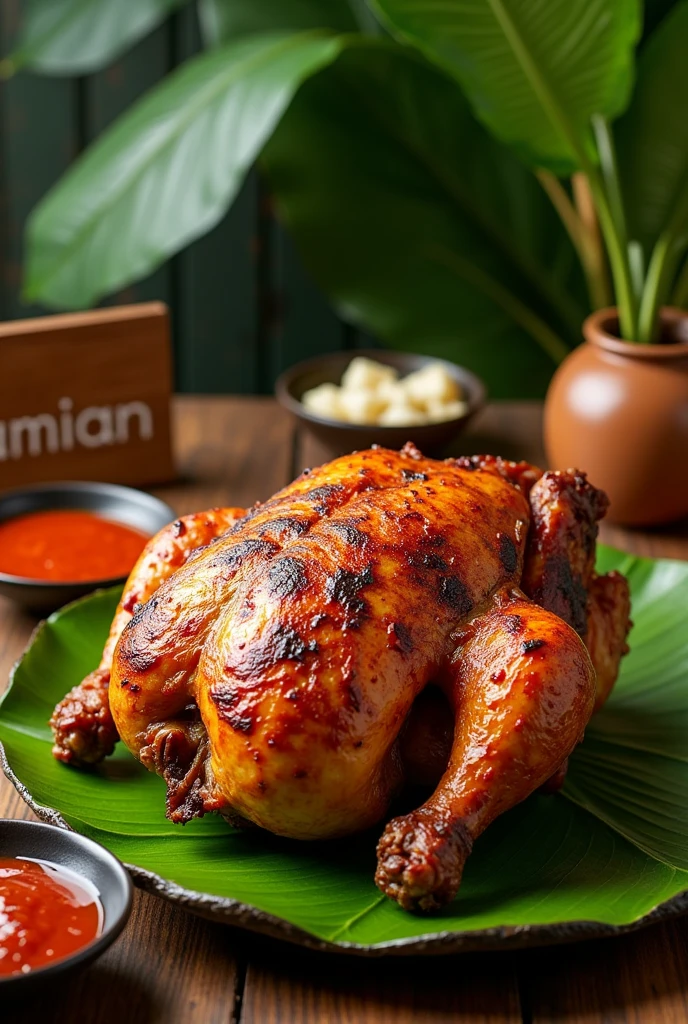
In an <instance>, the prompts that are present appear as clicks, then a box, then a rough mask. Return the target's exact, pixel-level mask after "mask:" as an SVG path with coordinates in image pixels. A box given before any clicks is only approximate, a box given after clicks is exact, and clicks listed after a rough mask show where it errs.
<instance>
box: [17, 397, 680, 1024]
mask: <svg viewBox="0 0 688 1024" xmlns="http://www.w3.org/2000/svg"><path fill="white" fill-rule="evenodd" d="M175 418H176V436H177V451H178V453H179V457H180V458H179V466H180V470H181V474H182V479H181V480H180V482H179V483H177V484H175V485H174V486H171V487H166V488H161V489H159V491H158V493H159V494H160V495H161V496H162V497H164V498H165V499H166V500H168V501H170V502H171V504H172V505H173V506H174V507H175V508H176V510H177V511H178V512H179V513H184V512H189V511H193V510H196V509H200V508H204V507H208V506H211V505H220V504H231V505H250V504H252V503H253V502H254V501H256V500H258V499H263V498H266V497H267V496H268V495H269V494H271V493H272V492H273V491H275V490H276V489H277V488H278V487H281V486H282V485H283V484H285V483H286V482H287V481H288V480H289V479H291V478H292V477H293V476H294V475H295V474H296V473H297V472H299V471H300V470H301V469H302V468H303V467H304V466H306V465H316V464H317V463H318V462H322V461H323V460H324V458H325V456H324V453H323V452H322V451H320V450H318V449H317V448H316V446H315V444H314V443H313V442H311V441H310V440H309V439H307V438H305V437H300V436H298V435H297V433H296V432H295V430H294V426H293V423H292V421H291V420H290V419H289V417H288V416H287V415H286V414H285V413H284V412H282V410H281V409H279V408H278V407H277V406H276V405H275V403H274V402H273V401H272V400H271V399H258V398H256V399H253V398H249V399H243V398H241V399H240V398H202V399H195V398H180V399H178V400H177V401H176V408H175ZM539 438H540V407H539V405H538V404H537V403H518V404H515V403H510V404H501V405H495V406H491V407H490V408H488V409H487V410H486V411H485V412H484V414H483V415H482V417H481V418H480V420H479V421H477V422H476V424H475V425H474V426H473V427H472V429H471V431H470V433H468V434H466V435H465V436H464V437H462V438H461V439H460V442H459V445H458V447H460V450H461V452H462V453H471V454H472V453H473V452H477V451H480V452H484V451H485V452H486V451H491V452H499V453H501V454H503V455H505V456H511V457H516V458H525V459H529V460H530V461H533V462H536V463H541V464H542V462H543V455H542V451H541V447H540V441H539ZM458 453H459V452H458V450H457V454H458ZM603 536H604V540H605V541H607V542H608V543H612V544H615V545H616V546H618V547H621V548H625V549H627V550H629V551H633V552H638V553H641V554H647V555H666V556H670V557H677V558H688V524H683V526H680V527H679V528H666V529H662V530H657V531H654V532H643V533H639V532H631V531H626V530H622V529H619V528H613V527H607V528H605V530H604V531H603ZM34 625H35V620H33V619H32V618H30V617H29V616H27V615H25V614H22V613H20V612H18V611H17V610H16V609H15V608H14V607H13V606H12V605H10V604H9V603H7V602H3V601H2V599H0V678H2V679H6V678H7V674H8V672H9V669H10V667H11V665H12V663H13V662H14V661H15V659H16V658H17V657H18V655H19V654H20V652H21V651H22V649H23V647H24V645H25V644H26V642H27V640H28V638H29V635H30V633H31V630H32V629H33V627H34ZM0 816H2V817H21V818H31V817H32V813H31V811H30V810H29V809H28V807H26V806H25V805H24V804H23V803H22V801H21V800H20V798H19V796H18V795H17V794H16V793H15V791H14V789H13V788H12V786H11V785H10V784H9V783H8V782H6V781H5V780H4V779H2V780H1V781H0ZM39 1014H40V1019H41V1021H42V1022H46V1024H47V1022H52V1021H55V1022H58V1021H59V1022H65V1024H73V1022H78V1024H106V1022H108V1024H109V1022H117V1024H121V1022H123V1021H125V1022H126V1024H157V1022H161V1024H162V1022H164V1024H273V1022H279V1024H359V1022H360V1024H372V1022H375V1024H392V1022H393V1024H411V1022H413V1024H430V1022H433V1024H439V1022H445V1021H446V1022H461V1024H478V1022H480V1024H522V1022H528V1024H550V1022H554V1021H567V1022H580V1024H583V1022H585V1024H595V1022H604V1024H617V1022H619V1024H620V1022H629V1024H630V1022H634V1024H659V1022H662V1024H686V1022H687V1021H688V920H687V919H685V918H684V919H682V920H677V921H674V922H671V923H668V924H661V925H656V926H654V927H652V928H648V929H646V930H644V931H642V932H639V933H636V934H634V935H629V936H625V937H622V938H616V939H607V940H604V941H598V942H587V943H580V944H578V945H569V946H562V947H556V948H550V949H543V950H534V951H524V952H518V953H509V954H507V953H493V954H482V955H464V956H460V957H448V958H436V959H433V960H429V959H425V960H420V959H411V960H405V959H402V960H398V959H397V960H394V959H391V960H386V961H379V960H377V961H367V960H363V959H354V958H351V957H343V956H342V957H338V956H332V955H325V954H314V953H310V952H308V951H305V950H300V949H297V948H292V947H290V946H288V945H286V944H282V943H278V942H274V941H269V940H266V939H263V938H261V937H259V936H254V935H250V934H247V933H243V932H239V931H237V930H235V929H232V928H227V927H224V926H222V925H216V924H212V923H209V922H207V921H203V920H200V919H199V918H196V917H193V916H191V915H190V914H187V913H185V912H184V911H182V910H180V909H177V908H176V907H173V906H171V905H170V904H168V903H165V902H163V901H162V900H159V899H157V898H155V897H153V896H148V895H146V894H144V893H140V892H137V894H136V898H135V902H134V913H133V915H132V917H131V920H130V922H129V924H128V926H127V928H126V930H125V932H124V934H123V936H122V937H121V938H120V939H119V941H118V942H117V943H116V944H115V945H114V946H113V947H112V948H111V949H110V950H109V952H108V953H107V954H106V955H105V956H104V957H102V959H101V960H100V961H98V962H97V963H96V964H95V965H93V966H92V967H91V968H90V969H89V970H88V971H86V972H85V973H84V974H82V975H81V976H80V977H78V978H76V979H75V980H74V981H73V982H71V983H68V984H67V985H66V986H65V987H64V988H61V989H60V991H59V994H58V993H57V992H56V993H54V997H53V996H52V995H51V996H50V997H48V996H46V997H44V998H43V999H42V1000H39V1002H37V1003H36V1004H35V1005H32V1006H31V1007H27V1006H22V1005H19V1006H17V1005H15V1006H13V1007H9V1006H7V1004H5V1005H4V1006H2V1005H0V1021H3V1022H6V1024H11V1022H14V1021H17V1022H22V1024H23V1022H24V1021H27V1022H28V1021H31V1022H33V1021H34V1020H38V1019H39V1016H38V1015H39Z"/></svg>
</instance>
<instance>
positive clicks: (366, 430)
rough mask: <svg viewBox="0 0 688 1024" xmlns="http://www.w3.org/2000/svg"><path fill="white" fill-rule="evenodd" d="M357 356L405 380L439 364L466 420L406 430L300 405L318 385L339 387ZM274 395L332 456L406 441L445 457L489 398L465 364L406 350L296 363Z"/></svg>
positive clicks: (334, 354)
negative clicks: (456, 389)
mask: <svg viewBox="0 0 688 1024" xmlns="http://www.w3.org/2000/svg"><path fill="white" fill-rule="evenodd" d="M356 356H366V357H367V358H368V359H374V360H375V361H376V362H378V363H383V364H384V365H385V366H393V367H394V369H395V370H398V371H399V374H400V376H402V377H405V376H406V375H407V374H409V373H412V372H413V371H414V370H420V369H421V368H422V367H423V366H426V365H427V364H428V363H441V364H442V365H443V366H445V367H446V369H447V370H448V371H449V373H450V374H451V375H452V377H454V379H455V380H456V381H457V382H458V384H459V386H460V387H461V390H462V392H463V395H464V399H465V401H466V403H467V405H468V409H467V410H466V412H465V413H464V414H463V415H462V416H459V417H457V418H456V419H453V420H444V421H443V422H442V423H425V424H422V425H421V426H408V427H379V426H375V425H373V424H359V423H343V422H341V420H331V419H324V418H323V417H321V416H315V415H314V414H313V413H312V412H309V411H308V410H307V409H305V408H304V406H303V405H302V404H301V396H302V395H303V393H304V392H305V391H308V390H309V389H310V388H314V387H317V386H318V384H339V382H340V381H341V379H342V374H343V373H344V370H345V369H346V368H347V366H348V365H349V363H350V362H351V360H352V359H354V358H355V357H356ZM275 392H276V394H277V398H278V399H279V401H280V403H281V404H282V405H283V406H284V407H285V408H286V409H289V410H290V412H293V413H294V415H295V416H296V417H297V418H298V419H299V421H300V422H301V423H303V425H304V427H305V428H306V429H307V430H309V431H310V432H311V433H312V434H314V435H315V437H317V438H318V440H319V441H322V442H323V443H324V444H325V445H326V446H327V447H328V449H329V450H330V451H331V452H332V454H333V455H343V454H344V453H346V452H351V451H357V450H358V451H360V450H361V449H363V448H370V446H371V445H372V444H381V445H383V446H384V447H385V448H401V446H402V445H404V444H405V443H406V442H407V441H413V442H414V444H416V445H417V446H418V448H420V450H421V451H422V452H423V454H424V455H441V454H442V453H443V452H444V451H445V449H446V448H447V446H448V445H449V444H450V443H451V442H452V441H453V440H454V438H455V437H457V436H458V434H460V433H461V431H462V430H463V429H464V427H465V426H466V424H467V423H468V422H469V421H470V420H471V419H472V418H473V417H474V416H475V414H476V413H477V412H478V411H479V410H480V409H482V407H483V405H484V404H485V397H486V392H485V385H484V384H483V382H482V381H481V380H480V378H479V377H476V375H475V374H474V373H471V371H470V370H467V369H465V368H464V367H463V366H457V365H456V364H455V363H450V362H448V361H447V360H446V359H435V358H433V357H432V356H421V355H412V354H411V353H407V352H389V351H386V350H385V349H363V350H361V349H358V350H356V351H350V352H331V353H328V354H327V355H322V356H316V357H315V359H308V360H306V361H305V362H302V363H297V364H296V366H292V367H291V368H290V369H289V370H286V371H285V372H284V373H283V374H282V375H281V377H279V378H278V380H277V383H276V385H275Z"/></svg>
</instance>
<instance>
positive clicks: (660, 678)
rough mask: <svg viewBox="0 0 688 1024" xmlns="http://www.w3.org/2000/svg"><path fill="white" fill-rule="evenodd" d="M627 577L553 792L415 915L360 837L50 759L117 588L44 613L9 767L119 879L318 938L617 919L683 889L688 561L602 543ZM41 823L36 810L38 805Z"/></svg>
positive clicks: (9, 698)
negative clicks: (626, 608)
mask: <svg viewBox="0 0 688 1024" xmlns="http://www.w3.org/2000/svg"><path fill="white" fill-rule="evenodd" d="M598 568H599V569H600V571H602V572H607V571H609V570H610V569H613V568H616V569H619V570H620V571H622V572H624V573H625V574H626V575H627V576H628V579H629V581H630V584H631V592H632V599H633V619H634V622H635V625H634V628H633V631H632V634H631V653H630V654H629V655H628V657H627V658H625V659H624V662H623V667H622V671H621V676H620V679H619V681H618V683H617V685H616V688H615V689H614V692H613V694H612V697H611V698H610V700H609V702H608V704H607V705H606V706H605V707H604V709H603V710H602V711H601V712H600V713H599V714H598V715H596V716H595V717H594V718H593V720H592V721H591V723H590V725H589V727H588V729H587V730H586V734H585V739H584V741H583V743H582V744H581V745H580V746H579V747H578V748H577V750H576V751H575V753H574V755H573V757H572V758H571V763H570V768H569V775H568V778H567V782H566V785H565V788H564V790H563V794H559V795H557V796H554V797H544V796H540V795H535V796H533V797H531V798H530V799H529V800H527V801H526V802H525V803H523V804H521V805H520V806H519V807H516V808H515V809H514V810H512V811H510V812H509V813H508V814H506V815H504V816H503V817H502V818H500V819H498V820H497V821H496V822H495V823H494V824H493V825H492V826H491V827H490V828H489V829H488V830H487V832H486V833H485V835H484V836H482V837H481V838H480V839H479V840H478V842H477V843H476V846H475V850H474V852H473V854H472V856H471V857H470V859H469V861H468V865H467V868H466V872H465V877H464V882H463V885H462V887H461V890H460V893H459V896H458V898H457V899H456V900H455V901H454V903H453V904H452V905H451V906H449V907H447V908H446V909H445V910H444V911H443V912H442V913H441V914H440V915H439V916H437V917H433V918H418V917H415V916H413V915H410V914H407V913H405V912H404V911H402V910H401V909H400V908H399V907H398V906H396V904H393V903H391V902H390V901H389V900H387V899H386V898H385V897H384V896H381V895H380V893H379V892H378V890H377V889H376V888H375V886H374V884H373V871H374V862H375V843H376V834H375V831H373V832H371V833H369V834H366V835H362V836H358V837H353V838H352V839H349V840H346V841H345V842H342V841H339V842H337V843H303V842H301V843H300V842H296V841H289V840H284V839H279V838H277V837H275V836H271V835H269V834H268V833H265V832H262V831H260V830H257V829H256V830H248V831H247V830H243V831H234V830H232V829H230V828H229V826H228V825H226V824H225V823H224V822H223V821H222V820H221V819H220V818H218V817H215V816H212V815H210V816H208V817H206V818H204V819H202V820H200V821H194V822H191V823H190V824H189V825H186V826H184V827H183V828H182V827H181V826H179V825H172V824H171V823H170V822H169V821H167V820H166V818H165V816H164V785H163V783H162V781H161V780H160V779H159V778H158V777H157V776H155V775H152V774H151V773H149V772H147V771H146V770H145V768H143V767H142V766H141V765H140V764H139V763H138V762H137V761H136V760H135V759H134V758H133V757H132V756H131V755H130V754H129V753H128V752H127V751H126V750H125V749H124V748H123V747H122V746H121V745H120V746H119V748H118V750H117V752H116V754H115V755H114V756H113V757H112V758H109V759H108V760H107V761H106V762H105V763H104V764H103V765H101V766H99V767H98V768H96V769H94V770H93V771H88V772H83V771H76V770H73V769H70V768H67V767H65V766H64V765H62V764H60V763H58V762H57V761H55V760H54V759H53V758H52V757H51V754H50V747H51V734H50V729H49V727H48V719H49V717H50V713H51V710H52V707H53V705H54V704H55V702H56V701H57V700H59V699H60V698H61V697H62V696H63V694H64V693H65V692H66V691H67V690H68V689H69V688H70V687H71V686H72V685H74V684H75V683H76V682H77V681H78V680H79V679H81V678H82V677H83V676H84V675H85V674H86V673H87V672H88V671H90V670H91V669H92V668H93V666H94V665H96V664H97V663H98V660H99V657H100V652H101V649H102V645H103V642H104V639H105V637H106V636H107V633H108V629H109V624H110V619H111V617H112V614H113V611H114V609H115V606H116V603H117V599H118V591H116V590H115V591H101V592H100V593H97V594H95V595H93V596H90V597H88V598H85V599H83V600H82V601H79V602H77V603H76V604H74V605H71V606H70V607H68V608H66V609H64V610H62V611H60V612H57V613H56V614H55V615H53V616H51V618H50V619H49V620H48V622H47V623H46V624H44V625H43V626H42V628H41V629H40V631H39V632H38V633H37V634H36V636H35V637H34V639H33V641H32V643H31V645H30V647H29V649H28V651H27V652H26V654H25V655H24V657H23V658H22V660H21V661H20V663H19V664H18V666H17V668H16V669H15V672H14V674H13V679H12V684H11V687H10V689H9V690H8V692H7V694H6V696H5V698H4V700H3V701H2V705H1V706H0V741H1V742H2V745H3V747H4V751H5V756H6V759H7V762H8V764H9V767H10V769H11V771H12V772H13V773H14V775H15V776H16V777H17V778H18V780H19V781H20V782H21V783H22V784H23V785H24V786H26V787H27V788H28V791H29V792H30V794H31V795H32V798H33V800H34V801H35V802H36V804H38V805H40V806H41V807H43V808H54V809H56V810H57V811H59V813H60V814H61V815H62V816H63V818H64V820H65V822H67V823H68V824H69V825H70V826H72V827H73V828H75V829H77V830H78V831H80V832H83V833H85V834H86V835H89V836H91V837H93V838H95V839H97V840H98V841H99V842H101V843H103V844H104V845H105V846H107V847H108V848H109V849H110V850H112V851H113V852H114V853H115V854H117V855H118V856H119V857H121V858H122V860H124V861H125V862H127V863H128V864H130V865H133V866H134V867H135V868H139V869H143V870H145V871H149V872H155V873H156V874H157V875H159V876H161V877H162V878H164V879H167V880H169V881H171V882H173V883H176V884H177V885H179V886H182V887H184V888H186V889H190V890H195V891H200V892H206V893H210V894H213V895H216V896H221V897H230V898H232V899H235V900H239V901H241V902H242V903H245V904H249V905H250V906H253V907H257V908H258V909H260V910H262V911H264V912H267V913H269V914H272V915H274V917H276V918H278V919H279V920H280V921H282V922H288V923H289V924H290V925H292V926H293V925H295V926H297V927H299V928H301V929H304V930H305V931H306V932H308V933H310V934H311V935H313V936H316V937H318V938H320V939H325V940H327V941H330V942H334V943H352V942H353V943H358V944H361V945H378V944H381V943H387V942H394V941H399V940H412V939H416V938H420V937H421V936H423V937H426V938H427V937H433V936H440V935H441V934H442V933H446V932H467V933H470V932H475V931H479V930H482V929H490V928H498V927H501V926H508V927H510V928H513V927H517V926H521V925H534V926H538V925H552V924H565V923H572V922H579V921H596V922H602V923H604V924H608V925H615V926H619V925H621V926H623V925H630V924H632V923H633V922H635V921H637V920H639V919H640V918H642V917H644V916H645V915H646V914H648V913H650V912H651V911H653V910H654V909H655V908H657V907H658V906H659V905H661V904H662V903H664V902H666V901H668V900H670V899H672V898H673V897H675V896H676V895H677V894H679V893H682V892H684V891H686V890H688V753H687V752H688V629H686V609H687V608H688V563H685V562H670V561H652V560H650V559H643V558H633V557H630V556H628V555H624V554H621V553H620V552H618V551H613V550H612V549H610V548H603V547H600V549H599V564H598ZM43 813H44V814H45V813H47V812H45V811H44V812H43Z"/></svg>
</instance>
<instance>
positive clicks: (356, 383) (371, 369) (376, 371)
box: [342, 356, 399, 391]
mask: <svg viewBox="0 0 688 1024" xmlns="http://www.w3.org/2000/svg"><path fill="white" fill-rule="evenodd" d="M398 376H399V374H398V373H397V371H396V370H395V369H394V367H393V366H384V365H383V364H382V363H376V362H375V360H374V359H366V357H365V356H355V357H354V358H353V359H352V360H351V362H350V363H349V365H348V366H347V368H346V370H345V371H344V375H343V376H342V388H343V390H344V391H374V390H375V389H376V388H377V387H379V386H380V384H382V383H383V382H385V381H387V382H391V381H395V380H396V379H397V377H398Z"/></svg>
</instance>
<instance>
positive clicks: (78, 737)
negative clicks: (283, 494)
mask: <svg viewBox="0 0 688 1024" xmlns="http://www.w3.org/2000/svg"><path fill="white" fill-rule="evenodd" d="M245 513H246V510H245V509H243V508H211V509H208V510H207V511H205V512H193V513H192V514H191V515H187V516H182V517H181V518H180V519H177V520H175V522H173V523H169V525H168V526H165V527H163V529H162V530H160V531H159V532H158V533H156V534H155V536H154V537H151V539H150V540H149V541H148V543H147V544H146V546H145V548H144V549H143V551H142V552H141V555H140V556H139V559H138V561H137V563H136V565H135V566H134V568H133V569H132V571H131V573H130V575H129V579H128V580H127V583H126V586H125V588H124V591H123V592H122V597H121V598H120V601H119V604H118V606H117V611H116V612H115V617H114V619H113V620H112V625H111V626H110V633H109V636H108V638H107V641H106V643H105V647H104V648H103V655H102V657H101V659H100V665H99V666H98V668H97V669H95V670H94V671H93V672H91V673H90V675H88V676H87V677H86V679H84V680H83V682H81V683H79V685H78V686H75V687H74V689H73V690H71V691H70V692H69V693H68V694H67V696H66V697H65V698H64V700H62V701H60V703H59V704H58V705H57V707H56V708H55V712H54V713H53V716H52V718H51V720H50V724H51V726H52V728H53V732H54V733H55V739H56V743H55V746H54V747H53V756H54V757H56V758H57V760H58V761H64V762H65V763H66V764H70V763H74V762H75V763H77V764H82V765H84V764H94V763H96V762H98V761H101V760H102V759H103V757H107V756H108V755H109V754H111V753H112V751H113V750H114V748H115V743H116V742H117V740H118V739H119V735H118V733H117V729H116V727H115V723H114V721H113V719H112V714H111V712H110V706H109V701H108V691H109V687H110V671H111V668H112V658H113V655H114V653H115V647H116V646H117V641H118V640H119V638H120V636H121V635H122V630H123V629H124V627H125V626H126V625H128V624H129V622H130V621H131V619H132V617H133V615H134V611H135V609H136V608H137V607H138V606H139V605H142V604H145V602H146V601H147V600H148V599H149V598H150V597H151V596H152V595H153V594H154V593H155V592H156V591H157V590H158V589H159V587H160V586H161V584H162V583H164V581H165V580H168V579H169V578H170V576H171V575H172V574H173V573H174V572H176V570H177V569H179V567H180V566H182V565H183V564H184V562H185V561H186V560H187V558H188V557H189V555H190V554H191V553H192V552H193V551H196V550H197V549H198V548H200V547H202V546H203V545H205V544H208V543H209V542H210V541H211V540H212V539H213V538H214V537H217V536H218V534H219V533H224V532H225V531H226V530H228V529H229V528H230V527H231V526H233V525H234V524H235V523H236V522H237V520H239V519H241V517H242V516H244V515H245Z"/></svg>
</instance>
